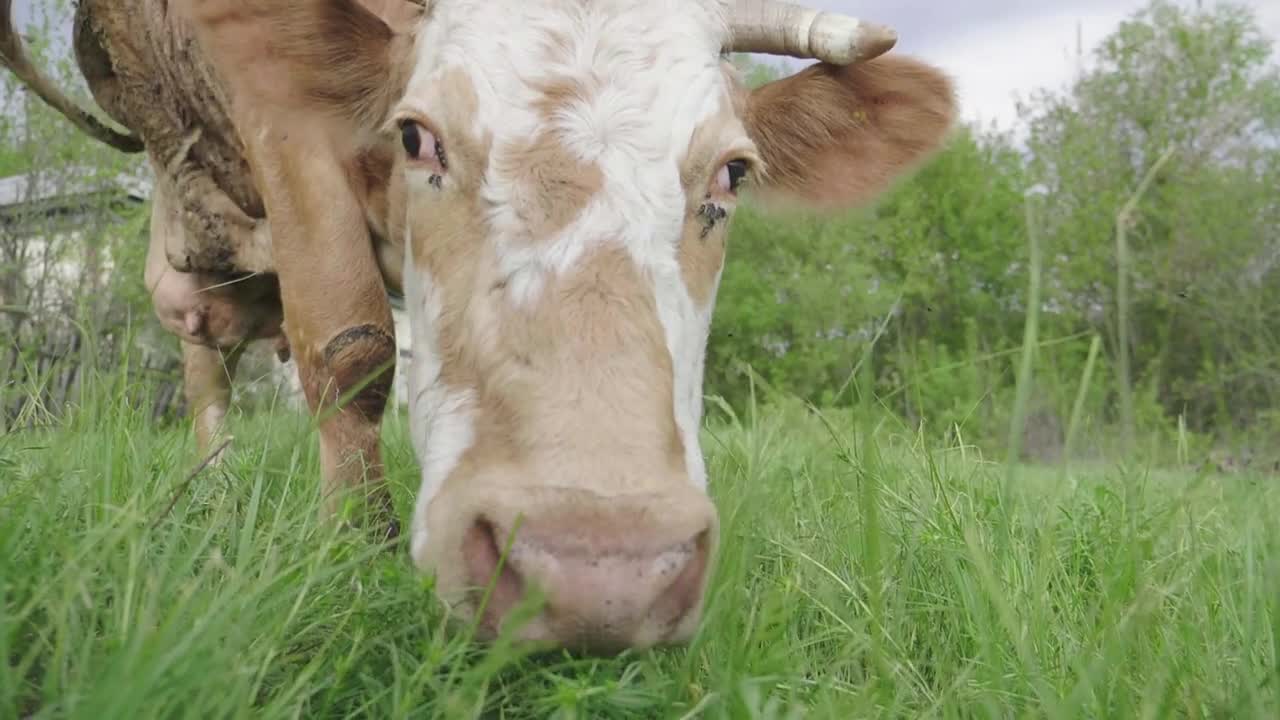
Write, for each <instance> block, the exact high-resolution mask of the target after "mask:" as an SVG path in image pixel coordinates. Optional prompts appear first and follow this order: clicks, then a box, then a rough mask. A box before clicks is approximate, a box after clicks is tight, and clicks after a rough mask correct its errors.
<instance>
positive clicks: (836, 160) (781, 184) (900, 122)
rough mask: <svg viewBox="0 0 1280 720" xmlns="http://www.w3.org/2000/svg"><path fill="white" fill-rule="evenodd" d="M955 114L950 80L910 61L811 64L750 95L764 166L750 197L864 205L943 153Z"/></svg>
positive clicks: (750, 124)
mask: <svg viewBox="0 0 1280 720" xmlns="http://www.w3.org/2000/svg"><path fill="white" fill-rule="evenodd" d="M955 116H956V101H955V93H954V90H953V87H952V83H951V81H950V79H948V78H947V77H946V76H945V75H943V74H942V73H941V72H939V71H938V70H937V69H935V68H933V67H931V66H929V65H926V64H924V63H922V62H919V61H917V60H914V59H911V58H906V57H901V56H894V55H884V56H881V57H879V58H876V59H874V60H870V61H867V62H863V63H859V64H856V65H850V66H847V67H840V66H835V65H829V64H825V63H819V64H817V65H812V66H810V67H807V68H805V69H804V70H801V71H800V72H798V73H796V74H795V75H792V76H790V77H787V78H783V79H781V80H776V81H774V82H771V83H768V84H766V85H763V86H761V87H759V88H757V89H755V90H753V91H752V92H751V94H750V96H749V98H748V101H747V110H746V118H745V120H746V129H747V132H748V133H749V134H750V135H751V138H752V140H753V141H754V142H755V144H756V146H757V148H758V149H759V152H760V155H761V158H762V159H763V160H764V162H765V166H766V167H765V173H764V177H762V178H761V179H760V182H758V183H757V191H758V192H761V193H762V194H763V195H764V197H765V198H766V199H770V198H771V199H785V200H789V201H792V202H799V203H801V204H803V205H806V206H809V207H812V208H817V209H824V210H836V209H842V208H848V207H854V206H857V205H861V204H864V203H866V202H868V201H870V200H871V199H873V198H874V197H875V196H876V195H878V194H879V193H881V192H883V191H884V190H886V189H887V188H888V187H889V186H890V184H891V183H893V181H894V180H896V179H897V178H899V177H900V176H902V174H903V173H905V172H907V171H908V170H910V169H911V168H912V167H913V166H915V165H917V164H918V163H920V162H921V161H922V160H924V159H925V158H927V157H928V156H929V155H930V154H932V153H933V152H934V151H936V150H937V149H938V148H939V147H941V145H942V143H943V141H944V140H945V138H946V135H947V133H948V131H949V130H950V128H951V125H952V123H953V122H954V120H955Z"/></svg>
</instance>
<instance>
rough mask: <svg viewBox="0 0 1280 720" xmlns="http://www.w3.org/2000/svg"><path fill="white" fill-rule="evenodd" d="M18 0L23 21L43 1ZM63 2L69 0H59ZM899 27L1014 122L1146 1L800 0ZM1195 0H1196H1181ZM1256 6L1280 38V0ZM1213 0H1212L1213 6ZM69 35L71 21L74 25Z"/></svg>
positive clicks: (976, 105)
mask: <svg viewBox="0 0 1280 720" xmlns="http://www.w3.org/2000/svg"><path fill="white" fill-rule="evenodd" d="M49 1H50V0H16V3H15V7H16V12H17V17H18V19H19V25H20V26H21V25H24V24H25V19H26V18H29V17H30V15H31V8H33V7H35V6H36V5H37V3H39V4H44V3H47V2H49ZM57 1H58V2H59V4H61V5H63V6H64V7H65V6H67V4H68V0H57ZM801 1H803V2H805V3H806V4H809V5H812V6H814V7H821V8H824V9H828V10H835V11H839V12H843V13H847V14H851V15H856V16H859V17H863V18H866V19H868V20H874V21H876V22H880V23H884V24H887V25H891V26H893V27H894V28H895V29H897V31H898V34H899V38H900V40H899V43H898V49H899V50H901V51H903V52H908V53H911V54H913V55H917V56H919V57H921V58H923V59H925V60H928V61H930V62H932V63H935V64H937V65H938V66H940V67H942V68H943V69H944V70H946V71H947V72H949V73H951V75H952V76H953V77H954V78H955V79H956V82H957V85H958V87H959V91H960V100H961V104H962V108H963V114H964V117H965V118H966V119H969V120H978V121H981V122H983V123H987V122H992V121H994V122H996V123H998V124H999V125H1000V126H1001V127H1003V128H1011V127H1013V124H1014V122H1015V120H1016V117H1017V116H1016V109H1015V95H1021V96H1024V97H1025V96H1027V95H1028V94H1029V93H1030V92H1031V91H1033V90H1035V89H1037V88H1042V87H1049V88H1058V87H1061V86H1062V85H1063V84H1064V83H1065V82H1067V81H1068V80H1069V79H1070V78H1071V77H1072V75H1073V73H1074V72H1075V70H1076V59H1075V57H1076V53H1075V48H1076V32H1077V27H1079V31H1080V38H1081V42H1082V45H1083V48H1084V52H1085V55H1086V57H1087V56H1088V54H1089V52H1090V51H1091V50H1092V49H1093V48H1094V47H1096V46H1097V44H1098V42H1099V41H1101V40H1102V38H1104V37H1105V36H1106V35H1107V34H1109V33H1110V32H1112V31H1113V30H1115V28H1116V27H1117V26H1118V25H1119V23H1120V21H1121V20H1122V19H1124V18H1125V17H1126V16H1128V15H1130V14H1132V13H1133V12H1135V11H1136V10H1138V9H1139V8H1141V7H1142V6H1143V5H1145V4H1146V3H1145V0H801ZM1180 1H1181V2H1187V3H1189V2H1195V1H1196V0H1180ZM1236 2H1237V3H1238V4H1244V5H1248V6H1251V7H1252V8H1253V9H1254V11H1255V13H1256V14H1257V16H1258V19H1259V21H1260V23H1261V25H1262V27H1263V28H1264V29H1265V30H1266V31H1267V32H1268V34H1269V35H1270V36H1271V37H1272V38H1276V39H1277V42H1278V43H1280V0H1236ZM1213 4H1214V2H1212V0H1205V5H1207V6H1211V5H1213ZM66 30H67V37H68V38H69V37H70V27H69V26H68V27H67V29H66ZM1277 49H1278V50H1280V47H1278V48H1277Z"/></svg>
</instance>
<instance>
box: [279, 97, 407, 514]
mask: <svg viewBox="0 0 1280 720" xmlns="http://www.w3.org/2000/svg"><path fill="white" fill-rule="evenodd" d="M316 126H319V127H323V126H322V125H321V124H320V123H316V124H315V126H309V125H306V124H304V123H296V122H286V123H284V124H283V125H282V126H281V128H282V129H276V130H274V131H271V132H262V133H261V134H255V135H254V138H253V139H254V143H253V153H254V163H255V166H256V167H255V170H256V172H257V173H258V174H259V176H260V178H261V182H260V187H261V188H262V191H263V197H264V200H265V202H266V205H267V216H268V217H269V218H270V219H271V227H272V234H273V245H274V256H275V260H276V267H277V270H278V272H279V278H280V293H281V298H282V299H283V302H284V325H285V333H286V335H287V336H288V348H289V350H290V352H291V353H292V355H293V358H294V360H295V361H296V362H297V367H298V376H299V379H300V380H301V382H302V388H303V391H304V393H305V394H306V398H307V403H308V405H309V406H310V409H311V411H312V413H314V414H315V416H316V418H317V423H318V426H319V432H320V462H321V475H322V486H323V494H324V508H325V511H326V513H327V514H336V513H339V512H340V511H342V510H343V508H344V507H345V506H346V505H345V501H346V500H347V499H348V498H350V499H352V500H355V501H357V502H358V503H359V504H358V505H356V506H354V507H356V508H357V509H368V510H371V511H372V513H373V515H374V520H375V522H377V523H378V524H379V526H380V527H382V528H383V529H384V530H385V533H386V536H387V537H395V536H398V534H399V526H398V523H397V522H396V521H395V514H394V512H393V508H392V504H391V498H390V493H389V492H388V491H387V488H386V485H385V481H384V474H383V468H382V460H381V452H380V449H379V439H380V432H379V431H380V428H381V421H382V413H383V410H384V409H385V406H386V402H387V396H388V395H389V393H390V390H391V382H392V377H393V373H394V369H395V361H396V342H395V330H394V325H393V324H392V319H391V306H390V303H389V302H388V300H387V294H386V290H385V288H384V285H383V280H382V276H381V274H380V273H379V270H378V264H377V262H376V259H375V255H374V249H373V244H372V242H371V241H370V235H369V231H368V227H367V224H366V222H365V216H364V211H363V208H362V207H361V205H360V201H359V199H358V197H357V195H356V193H355V192H354V191H353V189H352V187H351V186H350V184H349V177H350V175H349V173H348V171H347V167H346V165H345V164H344V158H345V157H348V155H347V154H345V153H344V151H343V150H342V145H341V144H338V143H335V142H334V141H333V140H332V139H331V138H330V137H328V136H327V134H326V133H324V132H321V131H320V130H319V128H318V127H316ZM361 514H363V513H361Z"/></svg>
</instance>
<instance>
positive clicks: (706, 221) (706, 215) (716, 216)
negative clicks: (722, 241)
mask: <svg viewBox="0 0 1280 720" xmlns="http://www.w3.org/2000/svg"><path fill="white" fill-rule="evenodd" d="M728 216H729V211H727V210H725V209H724V208H723V207H720V206H719V205H717V204H716V203H714V202H705V203H703V204H702V207H700V208H698V217H700V218H702V234H701V235H700V236H699V238H700V239H702V240H706V239H707V236H708V235H710V234H711V231H712V230H713V229H715V226H716V223H718V222H720V221H721V220H723V219H725V218H726V217H728Z"/></svg>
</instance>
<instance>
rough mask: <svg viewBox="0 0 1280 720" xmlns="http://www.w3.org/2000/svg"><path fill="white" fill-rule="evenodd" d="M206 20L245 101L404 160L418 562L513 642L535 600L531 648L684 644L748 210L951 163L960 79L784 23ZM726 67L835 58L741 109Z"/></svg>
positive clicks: (667, 18)
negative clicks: (536, 644)
mask: <svg viewBox="0 0 1280 720" xmlns="http://www.w3.org/2000/svg"><path fill="white" fill-rule="evenodd" d="M189 2H192V3H195V4H197V5H200V4H204V5H207V9H206V10H204V11H203V12H202V14H198V17H201V18H203V19H200V20H199V21H198V22H199V24H200V25H202V26H203V27H204V28H206V29H205V30H203V31H202V33H203V35H202V43H204V45H205V47H206V49H207V50H209V52H211V53H215V52H216V53H217V54H219V55H220V56H221V57H222V58H223V59H222V60H221V61H220V62H222V63H223V66H224V67H226V68H228V70H227V73H228V75H229V76H233V77H237V78H242V79H243V82H242V83H241V85H243V86H244V87H243V88H242V89H240V90H238V91H237V92H238V93H240V94H241V95H244V96H247V97H248V96H251V97H253V98H254V100H253V101H254V102H255V103H258V104H260V105H263V106H273V107H275V108H277V109H279V110H280V112H282V113H284V115H283V116H285V117H290V118H293V117H303V116H307V115H306V114H305V113H300V112H298V110H297V108H298V107H299V105H300V104H303V103H310V104H311V105H312V109H313V110H314V111H323V112H324V113H325V114H326V115H327V116H328V117H329V118H330V121H332V122H335V123H339V125H338V126H337V127H339V128H342V129H343V132H341V133H339V132H335V133H334V135H335V137H336V136H339V135H341V136H343V137H345V138H348V139H349V141H351V142H361V141H362V140H361V139H360V138H368V137H371V133H372V131H374V130H376V129H378V128H384V129H385V130H386V131H387V132H388V135H387V136H386V137H387V139H386V142H388V143H393V144H394V145H395V146H397V149H396V151H397V154H398V158H399V159H398V161H397V168H396V171H395V173H394V174H393V178H392V182H393V184H396V185H397V186H398V185H399V184H400V183H403V189H404V192H403V193H401V192H399V190H398V189H397V190H396V191H395V192H393V193H392V195H394V196H397V197H401V196H402V197H403V198H404V202H403V207H402V208H399V209H398V210H397V211H395V213H394V216H393V218H392V220H393V223H392V224H393V226H400V225H401V223H403V227H404V228H405V234H406V238H405V239H406V250H407V252H406V253H405V262H404V268H403V271H404V272H403V279H404V285H405V294H406V299H407V304H408V313H409V317H410V324H411V328H412V330H411V332H412V343H413V357H412V362H411V363H410V366H409V367H408V368H407V371H408V377H409V395H410V397H409V400H410V407H411V417H412V433H413V436H414V442H415V445H416V450H417V454H418V457H419V459H420V461H421V464H422V485H421V490H420V493H419V496H418V500H417V504H416V507H415V510H414V518H413V528H412V543H411V548H412V555H413V558H414V560H415V561H416V563H417V564H418V565H419V566H420V567H421V568H423V569H427V570H431V571H433V572H434V573H435V574H436V577H437V589H438V591H439V593H440V595H441V597H442V598H443V599H445V600H446V601H449V602H452V603H455V604H456V605H457V606H458V608H459V609H460V610H461V611H462V613H463V614H464V615H468V614H472V613H475V612H476V611H477V609H478V608H477V605H478V600H479V599H480V598H481V597H483V596H485V595H486V590H487V588H488V586H489V584H490V581H491V579H494V586H493V589H492V593H491V594H489V595H488V605H487V607H486V608H485V609H484V611H483V613H482V614H481V615H480V618H479V619H480V620H481V623H480V625H481V627H482V628H484V629H486V630H487V631H489V632H492V631H494V630H496V629H498V628H499V627H500V626H501V625H502V624H503V622H504V620H505V619H506V618H508V617H510V615H509V613H508V611H509V610H511V609H512V608H513V606H514V605H515V604H516V603H517V602H518V601H519V600H520V599H521V597H522V596H524V595H525V594H526V591H528V590H531V589H534V588H536V589H537V590H539V591H540V594H542V595H543V597H544V598H545V603H544V606H543V609H542V611H541V612H540V613H539V614H538V615H536V616H535V617H533V618H532V620H531V621H529V622H528V623H527V624H526V625H524V629H523V631H522V633H521V635H523V636H524V637H526V638H531V639H539V640H547V641H551V642H552V643H554V644H560V645H580V646H581V645H585V646H589V647H592V648H596V649H606V650H607V649H618V648H623V647H644V646H648V645H652V644H656V643H664V642H678V641H682V640H685V639H687V638H688V637H689V636H690V634H691V633H692V632H693V631H694V629H695V628H696V626H697V623H698V618H699V614H700V606H701V604H702V596H703V593H704V588H705V584H706V580H707V575H708V569H709V567H710V563H711V559H712V554H713V552H714V550H715V545H716V536H717V518H716V512H715V509H714V508H713V506H712V504H711V503H710V501H709V500H708V498H707V495H706V485H707V482H708V478H707V477H706V471H705V467H704V465H703V460H702V453H701V449H700V447H699V443H698V428H699V424H700V420H701V414H702V407H701V394H702V365H703V356H704V350H705V344H706V339H707V330H708V323H709V321H710V317H711V311H712V305H713V300H714V297H715V294H716V287H717V284H718V281H719V277H720V272H721V269H722V267H723V264H724V253H725V239H726V235H727V231H728V226H729V222H730V219H731V217H732V214H733V211H734V208H735V206H736V205H737V204H738V202H739V196H740V194H741V193H742V192H744V191H746V190H747V189H748V188H753V189H754V191H757V192H763V193H765V194H768V195H772V196H774V197H782V198H786V199H790V200H793V201H800V202H803V203H807V204H809V205H811V206H819V207H827V208H843V207H849V206H852V205H855V204H858V203H860V202H862V201H865V200H867V199H869V198H871V197H873V196H874V195H875V194H877V193H878V192H880V191H881V190H883V189H884V188H885V187H887V185H888V184H889V183H890V182H891V181H892V180H893V179H894V178H896V177H898V176H899V175H901V173H902V172H903V171H905V170H906V169H907V168H909V167H910V166H911V165H913V164H914V163H916V162H917V161H919V160H920V159H922V158H923V157H924V156H925V155H927V154H928V153H930V152H931V151H933V150H934V149H936V148H937V147H938V146H939V145H940V143H941V140H942V138H943V136H944V134H945V132H946V130H947V128H948V127H949V125H950V123H951V121H952V118H953V115H954V111H955V108H954V101H953V98H952V93H951V87H950V84H949V83H948V81H947V80H946V79H945V78H944V77H943V76H942V75H940V74H939V73H938V72H937V71H936V70H934V69H932V68H930V67H928V66H926V65H923V64H921V63H919V62H916V61H912V60H908V59H904V58H895V57H892V56H884V57H878V56H879V55H881V54H883V53H884V52H885V51H886V50H887V49H888V48H889V46H891V45H892V36H891V35H888V34H887V33H885V32H884V31H883V29H881V28H878V27H875V26H871V25H868V24H865V23H858V22H857V21H853V20H850V19H847V18H842V17H837V16H832V15H827V14H822V13H814V12H811V11H807V10H803V9H800V8H797V7H795V6H790V5H785V4H782V3H778V2H775V1H774V0H590V1H589V2H588V1H586V0H518V1H517V0H510V1H508V2H496V1H494V0H427V2H426V6H425V10H424V11H423V13H422V16H421V19H420V21H419V22H418V23H417V25H416V27H415V29H414V30H413V32H412V33H410V34H408V35H397V34H396V33H393V32H391V31H390V30H389V29H388V28H387V26H386V25H385V24H383V23H382V22H380V21H379V20H378V19H377V18H375V17H373V16H372V15H371V14H369V13H368V12H367V11H365V10H363V9H361V8H360V6H359V5H357V4H356V3H355V2H354V0H271V1H270V2H269V1H268V0H263V1H262V2H261V3H258V4H256V5H253V6H252V8H251V9H246V8H245V7H244V6H243V5H242V4H240V3H232V2H231V1H230V0H227V1H226V2H216V1H215V0H189ZM237 17H239V18H243V19H242V20H241V21H240V22H238V23H237V22H232V20H234V19H235V18H237ZM233 29H234V30H237V31H238V32H234V33H233V32H232V30H233ZM250 31H253V32H256V33H257V34H252V35H251V34H245V33H246V32H250ZM263 47H267V48H269V49H270V52H266V51H264V50H262V49H260V48H263ZM729 50H733V51H757V52H772V53H780V54H791V55H797V56H801V57H817V58H819V59H822V60H824V61H827V62H824V63H822V64H818V65H815V66H813V67H810V68H807V69H806V70H803V71H801V72H799V73H797V74H796V75H793V76H791V77H789V78H784V79H782V80H779V81H777V82H773V83H770V84H768V85H765V86H763V87H761V88H758V89H755V90H747V89H746V88H744V87H743V86H742V85H741V84H740V82H739V81H738V79H737V78H736V77H735V75H734V73H733V72H732V69H731V68H730V67H729V66H728V65H727V64H726V63H725V62H724V60H723V57H724V52H725V51H729ZM873 57H874V58H875V59H873V60H869V59H868V58H873ZM268 70H270V74H268V72H267V71H268ZM259 78H261V80H258V79H259ZM268 80H270V82H268ZM255 83H256V85H255ZM255 87H256V89H254V88H255ZM309 112H311V111H309ZM315 114H316V112H311V115H315ZM308 117H309V116H308ZM344 133H345V134H344ZM710 480H711V482H714V480H715V479H714V478H711V479H710ZM513 533H514V540H513V542H512V544H511V549H510V553H509V555H507V556H506V558H505V562H504V563H502V564H500V560H499V558H500V555H501V554H503V553H504V552H505V549H506V546H507V542H508V539H509V536H511V535H512V534H513Z"/></svg>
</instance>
